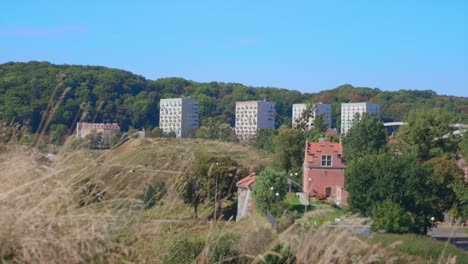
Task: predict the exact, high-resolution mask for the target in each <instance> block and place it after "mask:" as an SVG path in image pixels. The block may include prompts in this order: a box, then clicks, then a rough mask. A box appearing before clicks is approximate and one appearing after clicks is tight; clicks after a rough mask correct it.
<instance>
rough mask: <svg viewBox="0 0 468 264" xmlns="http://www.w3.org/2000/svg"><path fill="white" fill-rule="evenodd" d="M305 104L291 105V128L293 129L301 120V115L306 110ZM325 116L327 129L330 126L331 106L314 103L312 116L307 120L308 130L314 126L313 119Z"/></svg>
mask: <svg viewBox="0 0 468 264" xmlns="http://www.w3.org/2000/svg"><path fill="white" fill-rule="evenodd" d="M306 108H307V104H293V109H292V110H293V111H292V127H293V128H295V127H297V125H298V124H299V122H300V121H301V119H302V113H303V112H304V111H305V110H306ZM322 114H325V115H326V119H325V122H327V124H328V127H330V126H331V105H330V104H322V103H316V104H314V105H313V111H312V116H311V117H310V118H309V120H308V122H307V126H308V128H309V129H310V128H312V127H313V125H314V119H315V117H316V116H319V115H322Z"/></svg>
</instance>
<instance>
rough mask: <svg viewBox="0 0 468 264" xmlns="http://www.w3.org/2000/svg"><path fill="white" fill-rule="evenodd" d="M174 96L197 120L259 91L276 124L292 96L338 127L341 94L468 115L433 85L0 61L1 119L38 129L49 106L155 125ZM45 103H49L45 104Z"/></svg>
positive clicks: (394, 107) (390, 112) (222, 117)
mask: <svg viewBox="0 0 468 264" xmlns="http://www.w3.org/2000/svg"><path fill="white" fill-rule="evenodd" d="M213 79H216V76H213ZM180 96H191V97H192V98H196V99H199V100H200V115H201V116H200V117H201V121H202V124H204V123H205V122H207V121H208V118H210V117H212V118H214V119H215V121H219V122H221V123H228V124H230V125H231V126H234V118H235V102H236V101H240V100H257V99H266V100H268V101H273V102H275V103H276V114H277V116H276V126H277V127H279V126H281V125H282V124H288V125H289V124H290V121H291V120H290V119H291V118H290V116H291V105H292V104H294V103H302V102H308V101H321V102H323V103H331V104H332V110H333V113H334V115H333V125H334V126H336V127H339V126H340V124H339V118H340V103H342V102H360V101H370V102H375V103H379V104H381V112H382V118H383V119H384V120H385V121H392V120H397V121H398V120H402V118H403V117H404V116H406V115H407V113H408V112H409V110H410V109H412V108H443V109H446V110H448V111H449V112H451V113H453V116H454V117H455V118H456V119H457V121H460V122H466V121H467V119H468V117H467V116H468V115H467V113H468V98H460V97H451V96H440V95H437V94H436V93H435V92H434V91H416V90H401V91H397V92H387V91H381V90H379V89H376V88H374V89H371V88H363V87H353V86H351V85H342V86H339V87H337V88H335V89H332V90H326V91H322V92H320V93H317V94H309V93H305V94H304V93H300V92H298V91H292V90H286V89H278V88H269V87H268V88H266V87H248V86H245V85H242V84H238V83H220V82H210V83H199V82H194V81H189V80H185V79H182V78H164V79H158V80H148V79H145V78H144V77H142V76H139V75H135V74H133V73H131V72H128V71H123V70H117V69H110V68H106V67H97V66H79V65H54V64H51V63H48V62H37V61H31V62H28V63H5V64H1V65H0V117H1V119H3V120H4V121H6V122H19V123H20V124H27V125H28V126H29V127H30V128H31V130H32V131H36V129H37V128H38V126H39V124H40V122H41V117H42V115H43V114H44V113H45V112H47V111H49V112H53V115H52V119H51V120H50V126H54V125H57V124H64V125H66V126H67V127H72V126H73V125H74V123H75V122H76V121H77V120H80V119H82V120H84V121H95V122H117V123H119V124H120V126H121V127H122V129H123V130H127V129H128V128H129V127H134V128H143V127H145V128H147V129H148V128H153V127H156V126H158V124H159V99H161V98H170V97H180ZM48 105H52V107H50V110H47V109H48ZM54 105H57V108H56V109H54V107H53V106H54Z"/></svg>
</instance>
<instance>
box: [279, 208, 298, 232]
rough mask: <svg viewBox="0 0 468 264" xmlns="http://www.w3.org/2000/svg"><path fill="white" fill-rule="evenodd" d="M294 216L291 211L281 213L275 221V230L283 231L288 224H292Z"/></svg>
mask: <svg viewBox="0 0 468 264" xmlns="http://www.w3.org/2000/svg"><path fill="white" fill-rule="evenodd" d="M294 220H295V217H294V215H293V214H292V213H286V214H283V215H282V216H281V217H280V218H278V221H277V223H276V231H278V232H283V231H284V230H286V229H287V228H288V227H289V226H291V225H292V224H294Z"/></svg>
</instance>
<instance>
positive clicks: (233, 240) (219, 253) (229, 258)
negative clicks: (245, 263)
mask: <svg viewBox="0 0 468 264" xmlns="http://www.w3.org/2000/svg"><path fill="white" fill-rule="evenodd" d="M238 241H239V238H238V237H236V236H234V235H233V234H226V235H222V236H221V237H219V239H218V241H215V242H214V243H216V245H215V248H214V252H213V255H212V256H211V257H210V263H238V262H239V261H241V259H240V258H239V251H237V250H236V248H235V246H236V245H237V244H238ZM210 248H211V247H210Z"/></svg>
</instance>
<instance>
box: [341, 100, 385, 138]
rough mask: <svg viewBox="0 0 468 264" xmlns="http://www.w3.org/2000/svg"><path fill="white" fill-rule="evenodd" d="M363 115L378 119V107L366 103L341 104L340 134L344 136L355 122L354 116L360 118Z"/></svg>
mask: <svg viewBox="0 0 468 264" xmlns="http://www.w3.org/2000/svg"><path fill="white" fill-rule="evenodd" d="M364 113H368V114H374V115H376V117H377V118H378V117H380V105H379V104H371V103H367V102H363V103H345V104H341V134H342V135H344V134H346V133H347V132H348V130H349V129H350V128H351V127H352V126H353V124H354V122H355V121H357V120H354V117H355V115H356V114H359V115H360V116H362V114H364Z"/></svg>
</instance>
